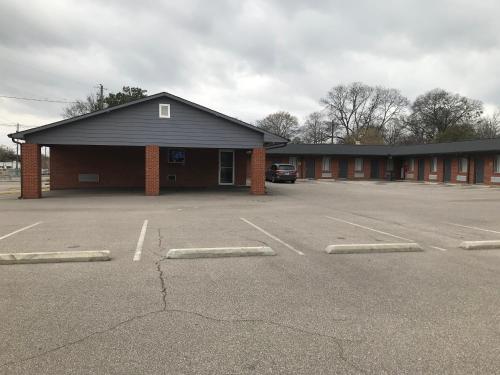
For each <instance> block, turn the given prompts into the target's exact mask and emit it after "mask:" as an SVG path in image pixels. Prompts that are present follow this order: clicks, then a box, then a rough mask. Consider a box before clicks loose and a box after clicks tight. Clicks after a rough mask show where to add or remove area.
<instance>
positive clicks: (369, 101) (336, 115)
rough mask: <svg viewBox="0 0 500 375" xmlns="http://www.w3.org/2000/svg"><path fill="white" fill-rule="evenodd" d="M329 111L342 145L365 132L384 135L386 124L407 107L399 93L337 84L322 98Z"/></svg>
mask: <svg viewBox="0 0 500 375" xmlns="http://www.w3.org/2000/svg"><path fill="white" fill-rule="evenodd" d="M321 103H322V104H323V105H324V106H325V108H326V109H327V111H328V114H329V117H330V120H331V124H332V127H333V126H334V125H335V126H337V127H338V128H340V129H341V130H342V131H341V134H338V135H336V138H338V139H340V140H341V141H343V142H351V141H352V140H356V139H360V138H363V136H364V135H365V133H366V132H367V131H370V133H371V134H373V133H374V132H375V133H378V134H380V135H383V134H384V132H385V129H386V126H388V124H391V123H393V124H392V125H393V126H396V125H397V124H399V122H397V121H396V120H397V119H398V118H399V117H400V116H402V115H403V114H404V113H405V112H406V110H407V108H408V104H409V102H408V99H406V98H405V97H404V96H403V95H402V94H401V93H400V92H399V91H398V90H396V89H390V88H384V87H379V86H377V87H372V86H368V85H365V84H363V83H361V82H354V83H351V84H350V85H347V86H346V85H339V86H335V87H333V88H332V89H331V90H330V91H328V93H327V95H326V96H325V97H324V98H323V99H321Z"/></svg>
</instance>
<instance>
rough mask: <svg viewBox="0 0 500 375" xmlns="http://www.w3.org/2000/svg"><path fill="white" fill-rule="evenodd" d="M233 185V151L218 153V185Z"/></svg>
mask: <svg viewBox="0 0 500 375" xmlns="http://www.w3.org/2000/svg"><path fill="white" fill-rule="evenodd" d="M233 184H234V151H233V150H220V151H219V185H233Z"/></svg>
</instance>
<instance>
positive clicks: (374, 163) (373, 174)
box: [370, 159, 380, 179]
mask: <svg viewBox="0 0 500 375" xmlns="http://www.w3.org/2000/svg"><path fill="white" fill-rule="evenodd" d="M370 178H375V179H377V178H380V165H379V160H378V159H372V160H371V163H370Z"/></svg>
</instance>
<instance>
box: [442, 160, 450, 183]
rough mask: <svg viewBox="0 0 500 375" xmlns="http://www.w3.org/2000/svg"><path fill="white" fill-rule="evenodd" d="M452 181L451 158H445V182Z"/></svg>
mask: <svg viewBox="0 0 500 375" xmlns="http://www.w3.org/2000/svg"><path fill="white" fill-rule="evenodd" d="M450 181H451V159H444V160H443V182H450Z"/></svg>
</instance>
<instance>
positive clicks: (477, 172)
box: [474, 158, 484, 184]
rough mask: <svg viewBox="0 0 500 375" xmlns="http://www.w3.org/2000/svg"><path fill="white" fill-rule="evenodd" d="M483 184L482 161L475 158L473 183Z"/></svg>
mask: <svg viewBox="0 0 500 375" xmlns="http://www.w3.org/2000/svg"><path fill="white" fill-rule="evenodd" d="M483 182H484V159H482V158H476V159H475V160H474V183H475V184H482V183H483Z"/></svg>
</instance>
